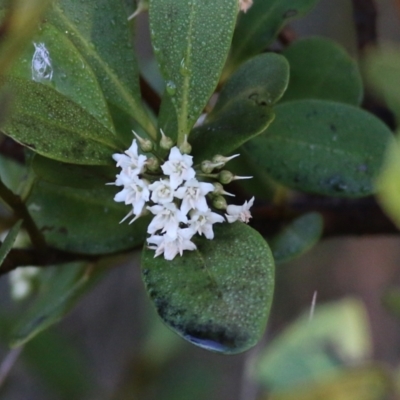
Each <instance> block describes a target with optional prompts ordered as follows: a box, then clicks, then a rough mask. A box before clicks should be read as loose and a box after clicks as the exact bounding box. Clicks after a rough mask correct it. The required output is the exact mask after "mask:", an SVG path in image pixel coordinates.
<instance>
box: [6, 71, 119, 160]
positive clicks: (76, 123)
mask: <svg viewBox="0 0 400 400" xmlns="http://www.w3.org/2000/svg"><path fill="white" fill-rule="evenodd" d="M0 82H1V83H6V87H7V88H8V89H9V90H10V91H11V93H12V94H13V95H14V103H13V113H12V116H11V118H10V119H9V120H8V121H7V122H6V124H5V126H4V131H5V133H6V134H7V135H9V136H11V137H12V138H13V139H14V140H16V141H17V142H19V143H21V144H23V145H24V146H26V147H29V148H30V149H32V150H33V151H35V152H37V153H39V154H41V155H44V156H46V157H49V158H53V159H56V160H59V161H64V162H70V163H74V164H88V165H107V164H111V163H112V159H111V156H112V154H113V153H115V151H118V148H119V147H118V144H117V143H118V142H117V138H116V136H115V135H114V133H113V132H111V131H109V130H107V129H106V128H105V127H104V126H103V125H102V124H100V123H99V122H98V121H97V120H96V119H95V118H94V117H92V116H91V115H89V114H88V113H87V112H86V111H85V110H84V109H83V108H81V107H80V106H78V105H76V104H75V103H73V102H72V101H71V100H69V99H68V98H66V97H65V96H63V95H61V94H60V93H58V92H56V91H55V90H53V89H51V88H50V87H48V86H46V85H42V84H40V83H37V82H31V81H25V80H23V79H20V78H11V77H9V78H7V79H4V78H2V79H1V80H0Z"/></svg>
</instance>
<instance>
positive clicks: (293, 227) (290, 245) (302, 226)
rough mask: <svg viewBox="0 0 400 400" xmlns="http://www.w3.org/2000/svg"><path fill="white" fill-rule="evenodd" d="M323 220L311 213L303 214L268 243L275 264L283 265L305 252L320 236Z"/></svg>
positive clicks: (318, 215) (316, 214)
mask: <svg viewBox="0 0 400 400" xmlns="http://www.w3.org/2000/svg"><path fill="white" fill-rule="evenodd" d="M322 229H323V218H322V216H321V215H320V214H318V213H315V212H312V213H308V214H304V215H302V216H300V217H298V218H296V219H295V220H294V221H292V222H291V223H290V224H289V225H288V226H286V227H285V228H284V229H283V230H282V232H280V233H279V234H278V235H277V236H275V237H274V238H272V240H270V241H269V245H270V247H271V250H272V254H273V255H274V260H275V263H277V264H279V263H284V262H287V261H290V260H293V259H294V258H296V257H299V256H300V255H302V254H304V253H305V252H307V251H308V250H309V249H310V248H311V247H313V246H314V245H315V244H316V243H317V242H318V240H319V239H320V237H321V235H322Z"/></svg>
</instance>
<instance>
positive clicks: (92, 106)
mask: <svg viewBox="0 0 400 400" xmlns="http://www.w3.org/2000/svg"><path fill="white" fill-rule="evenodd" d="M44 62H47V63H48V65H46V67H44ZM11 74H12V76H16V77H19V78H22V79H25V80H27V81H30V80H34V81H36V82H40V83H41V84H44V85H48V86H50V87H52V88H53V89H55V90H57V91H58V92H60V93H61V94H63V95H64V96H66V97H68V98H69V99H70V100H73V101H74V102H75V103H76V104H78V105H80V106H81V107H82V108H83V109H85V110H86V111H87V112H88V113H89V114H91V115H92V116H93V117H95V118H96V119H97V120H98V121H99V122H100V123H102V124H103V125H104V126H105V127H106V128H107V129H108V130H109V131H111V132H113V133H114V134H115V129H114V126H113V123H112V120H111V116H110V113H109V110H108V107H107V103H106V101H105V98H104V96H103V93H102V91H101V88H100V86H99V84H98V82H97V78H96V75H95V74H94V73H93V71H92V69H91V68H90V66H89V64H88V63H87V62H86V60H85V59H84V58H83V57H82V55H81V54H80V53H79V52H78V50H77V49H76V47H75V46H74V45H73V43H72V42H71V41H70V40H69V37H68V36H67V35H65V33H64V32H60V31H59V30H58V29H56V28H55V27H54V26H53V25H51V24H49V23H46V24H44V25H43V26H42V28H41V30H40V31H39V33H38V34H37V35H36V36H35V38H34V40H33V42H32V43H31V45H30V46H28V47H27V49H26V50H25V52H24V53H23V54H22V55H21V57H20V58H19V59H18V61H17V62H16V63H14V65H13V68H12V70H11ZM43 113H45V110H43Z"/></svg>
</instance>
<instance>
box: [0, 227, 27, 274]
mask: <svg viewBox="0 0 400 400" xmlns="http://www.w3.org/2000/svg"><path fill="white" fill-rule="evenodd" d="M22 222H23V221H22V220H19V221H18V222H17V223H16V224H15V225H14V226H13V227H12V228H11V229H10V232H8V234H7V237H6V238H5V239H4V241H3V243H2V244H1V246H0V269H1V265H2V264H3V261H4V260H5V258H6V257H7V254H8V253H9V252H10V250H11V249H12V247H13V245H14V242H15V239H16V238H17V235H18V233H19V230H20V229H21V225H22Z"/></svg>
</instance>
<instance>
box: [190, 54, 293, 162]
mask: <svg viewBox="0 0 400 400" xmlns="http://www.w3.org/2000/svg"><path fill="white" fill-rule="evenodd" d="M288 81H289V65H288V63H287V61H286V59H285V58H284V57H282V56H280V55H278V54H273V53H268V54H262V55H260V56H258V57H254V58H253V59H251V60H249V61H248V62H247V63H245V64H244V65H243V66H241V68H239V69H238V71H237V72H236V73H235V74H234V75H233V76H232V77H231V78H230V79H229V81H228V82H227V83H226V85H225V86H224V88H223V89H222V91H221V93H220V95H219V97H218V101H217V103H216V105H215V107H214V109H213V111H212V112H211V113H210V114H209V116H208V117H207V120H206V122H205V123H204V124H203V125H202V126H200V127H199V128H195V129H194V130H193V133H192V137H191V144H192V147H193V155H194V156H197V157H198V158H200V159H205V158H211V157H212V156H214V155H215V154H228V153H230V152H231V151H233V150H235V149H236V148H238V147H239V146H241V145H242V144H243V143H245V142H246V141H247V140H249V139H251V138H253V137H254V136H256V135H258V134H260V133H261V132H262V131H264V130H265V129H266V127H267V126H268V125H269V124H270V123H271V122H272V120H273V118H274V113H273V111H272V108H271V106H272V105H273V104H274V103H275V102H277V101H278V100H279V99H280V98H281V97H282V95H283V93H284V91H285V90H286V87H287V85H288Z"/></svg>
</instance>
